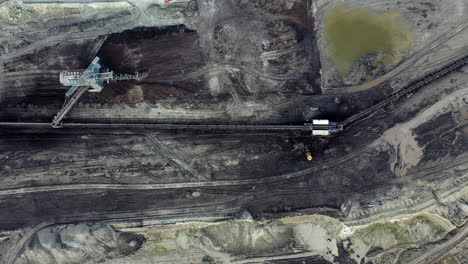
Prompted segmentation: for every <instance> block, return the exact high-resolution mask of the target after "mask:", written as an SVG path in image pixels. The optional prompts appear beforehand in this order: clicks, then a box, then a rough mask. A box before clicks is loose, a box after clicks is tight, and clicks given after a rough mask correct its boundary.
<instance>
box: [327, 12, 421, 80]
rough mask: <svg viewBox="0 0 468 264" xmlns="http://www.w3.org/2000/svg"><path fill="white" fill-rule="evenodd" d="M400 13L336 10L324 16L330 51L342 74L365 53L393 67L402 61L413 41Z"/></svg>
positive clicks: (379, 62)
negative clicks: (402, 56)
mask: <svg viewBox="0 0 468 264" xmlns="http://www.w3.org/2000/svg"><path fill="white" fill-rule="evenodd" d="M399 17H400V14H398V13H393V14H385V15H376V14H373V13H372V12H370V11H369V10H366V9H346V8H342V7H335V8H333V9H331V10H330V11H328V12H327V14H326V15H325V40H326V41H327V43H328V52H329V55H330V56H331V58H332V60H333V61H334V63H335V65H336V67H337V68H338V70H339V71H340V72H341V73H342V74H346V73H348V72H349V70H350V69H351V67H352V66H353V64H354V63H355V62H356V61H357V60H358V59H359V58H361V57H362V56H364V55H366V54H377V55H378V56H379V59H378V60H379V61H378V62H375V61H374V62H373V64H374V65H375V64H376V63H377V64H382V65H385V66H390V65H394V64H396V63H398V62H399V61H400V60H401V51H402V50H403V49H405V48H407V47H408V46H409V44H410V42H411V36H412V35H411V32H409V31H408V29H407V27H406V26H404V25H403V24H401V23H400V22H399Z"/></svg>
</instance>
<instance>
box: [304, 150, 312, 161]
mask: <svg viewBox="0 0 468 264" xmlns="http://www.w3.org/2000/svg"><path fill="white" fill-rule="evenodd" d="M305 154H306V157H307V160H308V161H312V160H313V159H314V157H312V153H311V152H310V150H309V148H308V147H306V149H305Z"/></svg>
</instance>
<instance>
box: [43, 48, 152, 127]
mask: <svg viewBox="0 0 468 264" xmlns="http://www.w3.org/2000/svg"><path fill="white" fill-rule="evenodd" d="M102 69H103V66H102V65H101V64H100V61H99V57H96V58H94V60H93V61H92V62H91V64H90V65H89V66H88V68H87V69H86V70H69V71H63V72H61V73H60V83H61V84H62V85H64V86H71V88H70V89H69V90H68V91H67V93H66V94H65V102H64V104H63V106H62V109H61V110H60V111H59V112H58V113H57V115H56V116H55V117H54V119H53V120H52V123H51V125H52V127H53V128H61V127H62V120H63V119H64V118H65V116H66V115H67V113H68V112H70V110H71V109H72V108H73V106H74V105H75V104H76V102H77V101H78V99H79V98H80V97H81V96H82V95H83V94H84V93H85V92H86V91H90V92H95V93H99V92H101V91H102V88H103V85H104V82H107V83H109V81H119V80H131V79H134V80H140V79H142V78H144V77H146V76H147V75H146V74H142V73H135V74H134V75H132V74H114V72H113V71H109V70H104V71H102Z"/></svg>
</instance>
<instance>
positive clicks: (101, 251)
mask: <svg viewBox="0 0 468 264" xmlns="http://www.w3.org/2000/svg"><path fill="white" fill-rule="evenodd" d="M143 242H144V238H143V236H141V235H136V234H132V233H122V232H117V231H116V230H114V229H113V228H112V227H111V226H109V225H105V224H76V225H65V226H55V227H48V228H45V229H43V230H40V231H39V232H38V233H37V234H36V235H34V237H33V238H32V240H31V242H30V244H29V245H28V246H27V247H26V249H25V251H24V253H23V254H22V255H21V256H20V257H19V258H18V259H17V260H16V262H15V263H16V264H22V263H24V264H26V263H28V264H36V263H37V264H40V263H51V264H53V263H57V264H72V263H96V262H99V261H102V260H105V259H108V258H115V257H119V256H122V255H129V254H132V253H133V252H135V251H136V250H138V249H139V248H140V247H141V245H142V243H143Z"/></svg>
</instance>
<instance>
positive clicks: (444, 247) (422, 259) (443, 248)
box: [410, 224, 468, 264]
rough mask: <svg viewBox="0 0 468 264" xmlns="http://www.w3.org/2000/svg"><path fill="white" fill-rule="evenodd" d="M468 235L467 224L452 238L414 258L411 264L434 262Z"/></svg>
mask: <svg viewBox="0 0 468 264" xmlns="http://www.w3.org/2000/svg"><path fill="white" fill-rule="evenodd" d="M467 237H468V226H467V225H466V224H465V226H463V227H462V229H461V230H460V231H459V232H458V233H457V234H456V235H455V236H454V237H452V238H451V239H450V240H448V241H447V242H445V243H443V244H441V245H439V246H437V247H435V248H434V249H431V250H429V251H427V252H426V253H424V254H423V255H421V256H419V257H417V258H415V259H413V260H412V261H411V262H410V264H424V263H433V262H435V261H436V260H437V259H439V258H440V257H442V256H444V255H445V254H447V252H449V251H450V250H451V249H452V248H453V247H455V246H456V245H458V244H460V243H462V242H463V241H464V240H465V239H466V238H467Z"/></svg>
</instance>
